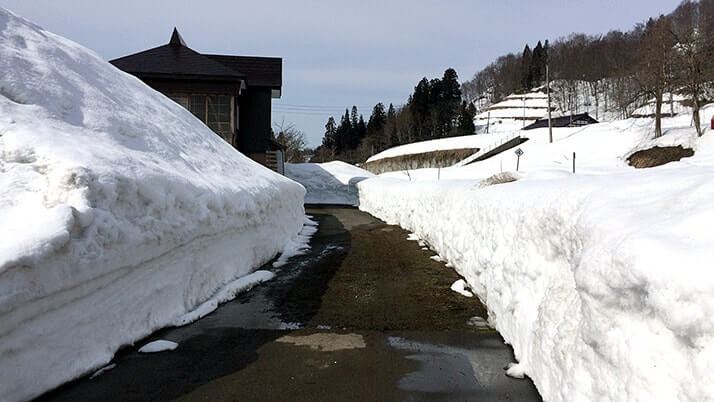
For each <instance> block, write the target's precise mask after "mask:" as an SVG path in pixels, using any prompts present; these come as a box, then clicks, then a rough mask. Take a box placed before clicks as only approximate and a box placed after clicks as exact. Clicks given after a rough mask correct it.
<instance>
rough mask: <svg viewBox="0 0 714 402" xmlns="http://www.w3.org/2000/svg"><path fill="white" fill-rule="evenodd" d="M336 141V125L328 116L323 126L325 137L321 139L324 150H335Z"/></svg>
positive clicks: (333, 119)
mask: <svg viewBox="0 0 714 402" xmlns="http://www.w3.org/2000/svg"><path fill="white" fill-rule="evenodd" d="M336 141H337V124H336V123H335V118H334V117H332V116H330V118H329V119H327V124H325V136H324V137H322V145H323V146H324V147H325V148H330V149H332V150H334V149H335V145H336Z"/></svg>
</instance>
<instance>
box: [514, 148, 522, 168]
mask: <svg viewBox="0 0 714 402" xmlns="http://www.w3.org/2000/svg"><path fill="white" fill-rule="evenodd" d="M514 152H515V154H516V158H517V159H516V172H517V171H518V168H519V167H520V165H521V155H523V150H522V149H520V148H516V150H515V151H514Z"/></svg>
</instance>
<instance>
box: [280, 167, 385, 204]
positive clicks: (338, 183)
mask: <svg viewBox="0 0 714 402" xmlns="http://www.w3.org/2000/svg"><path fill="white" fill-rule="evenodd" d="M285 175H286V176H287V177H289V178H291V179H293V180H295V181H297V182H298V183H300V184H302V185H303V186H305V189H306V190H307V194H305V203H306V204H336V205H353V206H357V205H359V197H358V196H357V187H356V186H357V183H359V182H360V181H362V180H365V179H367V178H370V177H374V175H373V174H372V173H370V172H368V171H366V170H363V169H360V168H358V167H356V166H352V165H350V164H348V163H344V162H340V161H335V162H327V163H286V164H285Z"/></svg>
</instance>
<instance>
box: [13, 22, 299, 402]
mask: <svg viewBox="0 0 714 402" xmlns="http://www.w3.org/2000/svg"><path fill="white" fill-rule="evenodd" d="M303 195H304V189H303V188H302V187H301V186H299V185H298V184H296V183H294V182H292V181H290V180H288V179H286V178H283V177H281V176H279V175H277V174H274V173H272V172H271V171H269V170H268V169H265V168H263V167H261V166H260V165H258V164H256V163H254V162H253V161H251V160H249V159H248V158H246V157H244V156H243V155H241V154H240V153H238V152H237V151H236V150H235V149H233V148H232V147H231V146H230V145H229V144H227V143H225V142H224V141H223V140H221V138H220V137H218V136H217V135H216V134H214V133H213V132H212V131H211V130H210V129H208V128H207V127H206V126H204V125H203V124H202V123H201V122H200V121H198V120H197V119H195V118H194V117H193V116H192V115H191V114H190V113H189V112H188V111H186V110H184V109H183V108H182V107H181V106H179V105H177V104H175V103H173V102H172V101H170V100H169V99H168V98H166V97H164V96H162V95H160V94H159V93H157V92H154V91H153V90H151V89H150V88H148V87H147V86H145V85H144V84H143V83H141V82H140V81H139V80H138V79H135V78H133V77H131V76H129V75H127V74H124V73H122V72H120V71H119V70H117V69H116V68H114V67H113V66H111V65H110V64H108V63H106V62H105V61H103V60H102V59H101V58H100V57H99V56H98V55H96V54H94V53H93V52H91V51H89V50H87V49H85V48H84V47H82V46H80V45H78V44H76V43H73V42H71V41H69V40H67V39H64V38H61V37H59V36H57V35H54V34H52V33H49V32H47V31H44V30H42V29H41V28H39V27H37V26H35V25H33V24H31V23H29V22H27V21H25V20H23V19H21V18H19V17H17V16H15V15H13V14H11V13H10V12H8V11H6V10H3V9H0V224H1V228H2V230H1V231H0V400H3V401H16V400H26V399H30V398H32V397H34V396H37V395H38V394H40V393H41V392H43V391H46V390H48V389H51V388H53V387H55V386H57V385H59V384H61V383H63V382H65V381H68V380H70V379H72V378H75V377H77V376H80V375H82V374H84V373H87V372H90V371H91V370H93V369H97V368H99V367H102V366H103V365H105V364H107V363H108V362H109V361H110V360H111V358H112V356H113V354H114V352H115V351H116V350H117V348H119V347H120V346H121V345H125V344H130V343H132V342H134V341H135V340H138V339H140V338H142V337H144V336H146V335H148V334H150V333H151V332H152V331H154V330H156V329H158V328H160V327H162V326H166V325H168V324H170V323H172V322H173V320H175V319H176V318H178V317H181V316H183V315H184V314H186V313H187V312H190V311H191V310H193V309H194V308H195V307H197V306H199V305H200V304H201V303H202V302H203V301H204V300H206V299H208V298H209V297H211V296H212V295H213V294H214V293H215V292H216V291H217V290H219V289H220V288H221V287H222V286H223V285H224V284H227V283H229V282H231V281H232V280H234V279H236V278H237V277H240V276H242V275H246V274H248V273H250V272H251V271H252V270H253V269H255V268H256V267H257V266H259V265H261V264H262V263H264V262H266V261H268V260H269V259H270V258H272V257H273V256H275V255H276V253H278V252H279V251H280V250H281V249H283V246H284V245H285V244H287V243H288V242H289V241H290V240H291V239H292V238H294V237H295V236H296V235H297V234H298V232H299V231H300V229H301V227H302V224H303V220H304V211H303Z"/></svg>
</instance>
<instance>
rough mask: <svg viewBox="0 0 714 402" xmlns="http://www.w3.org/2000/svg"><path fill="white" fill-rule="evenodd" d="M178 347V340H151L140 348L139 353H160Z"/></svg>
mask: <svg viewBox="0 0 714 402" xmlns="http://www.w3.org/2000/svg"><path fill="white" fill-rule="evenodd" d="M177 347H178V343H176V342H172V341H167V340H164V339H159V340H158V341H153V342H149V343H147V344H146V345H144V346H142V347H141V348H139V353H159V352H165V351H167V350H175V349H176V348H177Z"/></svg>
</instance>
